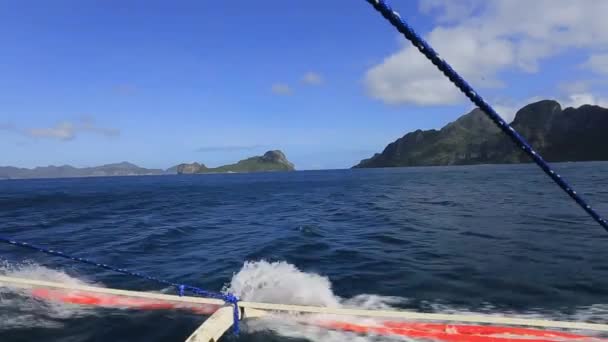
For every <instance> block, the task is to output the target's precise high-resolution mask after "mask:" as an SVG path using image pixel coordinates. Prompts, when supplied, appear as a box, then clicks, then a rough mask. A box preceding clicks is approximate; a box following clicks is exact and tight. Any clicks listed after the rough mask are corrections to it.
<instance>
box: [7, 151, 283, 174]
mask: <svg viewBox="0 0 608 342" xmlns="http://www.w3.org/2000/svg"><path fill="white" fill-rule="evenodd" d="M293 170H295V168H294V166H293V164H292V163H291V162H289V161H288V160H287V158H286V157H285V154H283V152H281V151H278V150H276V151H268V152H266V153H265V154H264V155H263V156H256V157H251V158H247V159H244V160H241V161H239V162H237V163H236V164H230V165H224V166H220V167H215V168H208V167H206V166H205V165H203V164H199V163H192V164H179V165H175V166H173V167H170V168H168V169H166V170H162V169H147V168H143V167H139V166H137V165H135V164H132V163H129V162H121V163H114V164H105V165H101V166H94V167H81V168H79V167H74V166H71V165H62V166H54V165H51V166H39V167H35V168H32V169H28V168H19V167H14V166H0V180H1V179H29V178H74V177H113V176H153V175H175V174H198V173H229V172H266V171H293Z"/></svg>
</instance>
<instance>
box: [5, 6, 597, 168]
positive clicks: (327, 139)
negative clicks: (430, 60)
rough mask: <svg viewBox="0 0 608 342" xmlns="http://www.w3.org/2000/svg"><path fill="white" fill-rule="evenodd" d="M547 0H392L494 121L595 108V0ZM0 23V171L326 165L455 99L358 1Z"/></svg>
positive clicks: (13, 17)
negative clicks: (551, 103) (549, 104)
mask: <svg viewBox="0 0 608 342" xmlns="http://www.w3.org/2000/svg"><path fill="white" fill-rule="evenodd" d="M556 1H557V2H560V3H561V5H560V6H557V5H555V1H554V0H549V1H544V0H539V1H536V2H534V3H533V4H532V5H530V4H528V5H526V6H527V7H528V11H526V14H524V15H521V14H520V13H519V12H521V11H519V10H520V9H521V8H522V7H521V6H522V4H523V3H525V2H523V3H522V4H516V3H517V2H518V0H515V1H512V0H494V1H489V2H486V1H479V0H460V1H458V0H456V1H449V0H421V1H420V2H415V1H409V0H408V1H406V0H396V1H392V5H393V7H394V8H395V9H397V10H398V11H399V12H400V13H401V15H402V17H403V18H405V19H406V20H407V21H408V22H409V23H410V24H411V25H412V26H414V27H415V28H416V29H417V30H418V31H419V32H421V33H422V34H424V35H425V36H426V37H427V38H429V39H430V40H431V42H432V43H433V44H434V45H435V47H436V50H438V51H439V52H440V53H441V54H442V55H443V56H444V57H445V58H446V59H447V60H448V61H450V62H452V64H453V65H454V66H455V68H456V69H457V70H459V71H462V72H463V73H464V75H465V76H466V77H468V78H469V80H470V82H471V83H472V84H473V85H474V86H475V87H477V88H478V89H479V92H480V93H481V94H482V95H485V97H486V98H487V99H488V100H489V101H491V102H493V103H495V104H496V105H497V108H498V109H499V112H501V113H504V115H505V116H506V117H512V115H513V113H514V112H515V109H517V108H518V107H519V106H521V105H523V104H525V103H527V102H529V101H532V100H535V99H540V98H555V99H558V100H560V101H561V102H562V103H563V104H564V105H574V106H576V105H580V104H582V103H594V104H601V105H603V104H605V103H607V102H606V101H605V100H604V97H603V96H602V94H605V92H606V90H607V89H608V88H607V87H606V84H605V82H604V81H603V78H604V77H605V75H606V74H608V54H606V51H608V27H606V25H608V24H604V22H605V21H604V20H603V17H602V13H606V12H607V11H606V10H605V9H604V8H603V7H606V6H605V5H606V2H603V3H602V1H601V0H600V1H594V0H582V1H577V2H571V1H570V2H569V1H567V0H566V2H563V3H562V0H556ZM518 6H519V7H518ZM572 6H575V7H576V8H571V7H572ZM518 11H519V12H518ZM0 22H2V24H3V25H2V26H1V27H0V46H1V47H2V48H1V51H2V53H1V54H0V75H1V76H0V89H1V91H0V149H1V150H2V151H3V152H2V154H1V155H2V158H1V159H0V165H15V166H22V167H33V166H37V165H49V164H54V165H61V164H72V165H76V166H92V165H98V164H103V163H110V162H119V161H123V160H128V161H131V162H134V163H136V164H138V165H141V166H145V167H160V168H167V167H170V166H172V165H175V164H178V163H181V162H192V161H199V162H203V163H205V164H207V165H209V166H216V165H219V164H222V163H227V162H232V161H236V160H238V159H241V158H244V157H247V156H251V155H255V154H261V153H263V152H264V151H266V150H269V149H281V150H283V151H284V152H285V153H286V154H287V156H288V158H289V159H290V160H292V161H293V162H294V163H295V164H296V167H297V168H298V169H317V168H344V167H350V166H352V165H354V164H356V163H357V162H358V161H359V160H360V159H362V158H366V157H369V156H370V155H371V154H373V153H374V152H379V151H381V150H382V149H383V148H384V146H385V145H386V144H387V143H389V142H390V141H392V140H394V139H396V138H398V137H400V136H402V135H403V134H405V133H407V132H409V131H412V130H415V129H418V128H421V129H429V128H439V127H441V126H443V125H444V124H446V123H447V122H449V121H452V120H454V119H456V118H457V117H458V116H460V115H462V114H463V113H465V112H466V111H468V110H470V109H471V105H469V104H468V103H467V102H466V101H465V99H464V98H463V97H462V96H460V95H459V94H457V93H455V92H454V90H453V89H452V88H451V86H450V84H449V83H447V82H446V81H445V80H443V79H442V78H441V75H440V74H439V73H438V72H436V71H435V70H433V69H432V68H431V67H430V66H429V65H428V64H427V63H426V62H425V61H424V60H423V59H422V58H420V57H419V56H417V55H416V54H415V53H414V52H413V50H411V49H410V47H409V45H408V44H407V42H406V41H404V40H403V39H402V38H400V37H399V36H398V35H397V33H396V32H395V30H394V29H393V28H392V27H390V25H388V23H386V22H385V21H384V20H383V19H382V18H381V17H380V16H379V15H378V14H377V13H375V12H374V10H373V9H372V8H371V7H370V6H369V5H368V4H367V3H366V2H365V1H363V0H360V1H346V0H341V1H320V0H310V1H284V0H283V1H278V0H267V1H244V0H241V1H172V2H169V1H132V0H125V1H103V2H102V1H87V0H85V1H76V0H70V1H67V0H57V1H52V2H50V1H46V2H45V1H37V2H24V1H12V2H8V1H5V2H2V3H0ZM513 25H516V27H513Z"/></svg>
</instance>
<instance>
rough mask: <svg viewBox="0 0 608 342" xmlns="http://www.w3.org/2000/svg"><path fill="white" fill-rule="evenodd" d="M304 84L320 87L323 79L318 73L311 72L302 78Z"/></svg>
mask: <svg viewBox="0 0 608 342" xmlns="http://www.w3.org/2000/svg"><path fill="white" fill-rule="evenodd" d="M302 82H304V83H306V84H310V85H320V84H322V83H323V77H321V75H320V74H318V73H316V72H313V71H309V72H307V73H305V74H304V77H302Z"/></svg>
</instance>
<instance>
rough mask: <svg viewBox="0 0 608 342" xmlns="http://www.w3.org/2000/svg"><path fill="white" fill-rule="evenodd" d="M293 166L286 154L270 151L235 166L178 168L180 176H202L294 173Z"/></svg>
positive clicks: (199, 165)
mask: <svg viewBox="0 0 608 342" xmlns="http://www.w3.org/2000/svg"><path fill="white" fill-rule="evenodd" d="M294 170H295V168H294V166H293V164H292V163H291V162H290V161H289V160H287V157H285V154H284V153H283V152H281V151H279V150H274V151H268V152H266V153H264V155H262V156H255V157H251V158H247V159H243V160H240V161H238V162H236V163H235V164H228V165H223V166H219V167H207V166H205V164H200V163H191V164H180V165H178V166H177V173H178V174H201V173H232V172H234V173H236V172H270V171H294Z"/></svg>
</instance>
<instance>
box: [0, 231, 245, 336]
mask: <svg viewBox="0 0 608 342" xmlns="http://www.w3.org/2000/svg"><path fill="white" fill-rule="evenodd" d="M0 242H4V243H7V244H9V245H13V246H18V247H22V248H28V249H31V250H34V251H37V252H42V253H46V254H49V255H54V256H58V257H61V258H65V259H70V260H72V261H76V262H80V263H83V264H88V265H93V266H95V267H98V268H103V269H106V270H110V271H113V272H116V273H122V274H126V275H129V276H132V277H136V278H141V279H146V280H149V281H154V282H157V283H159V284H163V285H168V286H173V287H176V288H177V289H178V294H179V295H180V296H183V295H184V291H189V292H191V293H193V294H195V295H199V296H202V297H207V298H215V299H221V300H223V301H224V302H225V303H227V304H230V305H232V307H233V308H234V310H233V312H234V324H233V330H234V333H235V334H238V333H239V306H238V302H239V299H238V298H237V297H236V296H235V295H233V294H231V293H226V294H223V293H218V292H211V291H206V290H203V289H201V288H198V287H195V286H191V285H186V284H178V283H174V282H172V281H168V280H164V279H160V278H156V277H152V276H149V275H145V274H142V273H139V272H132V271H129V270H126V269H124V268H117V267H113V266H110V265H107V264H102V263H98V262H96V261H93V260H91V259H86V258H80V257H76V256H72V255H69V254H66V253H64V252H62V251H57V250H54V249H48V248H44V247H40V246H36V245H33V244H30V243H28V242H23V241H16V240H13V239H9V238H6V237H2V236H0Z"/></svg>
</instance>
